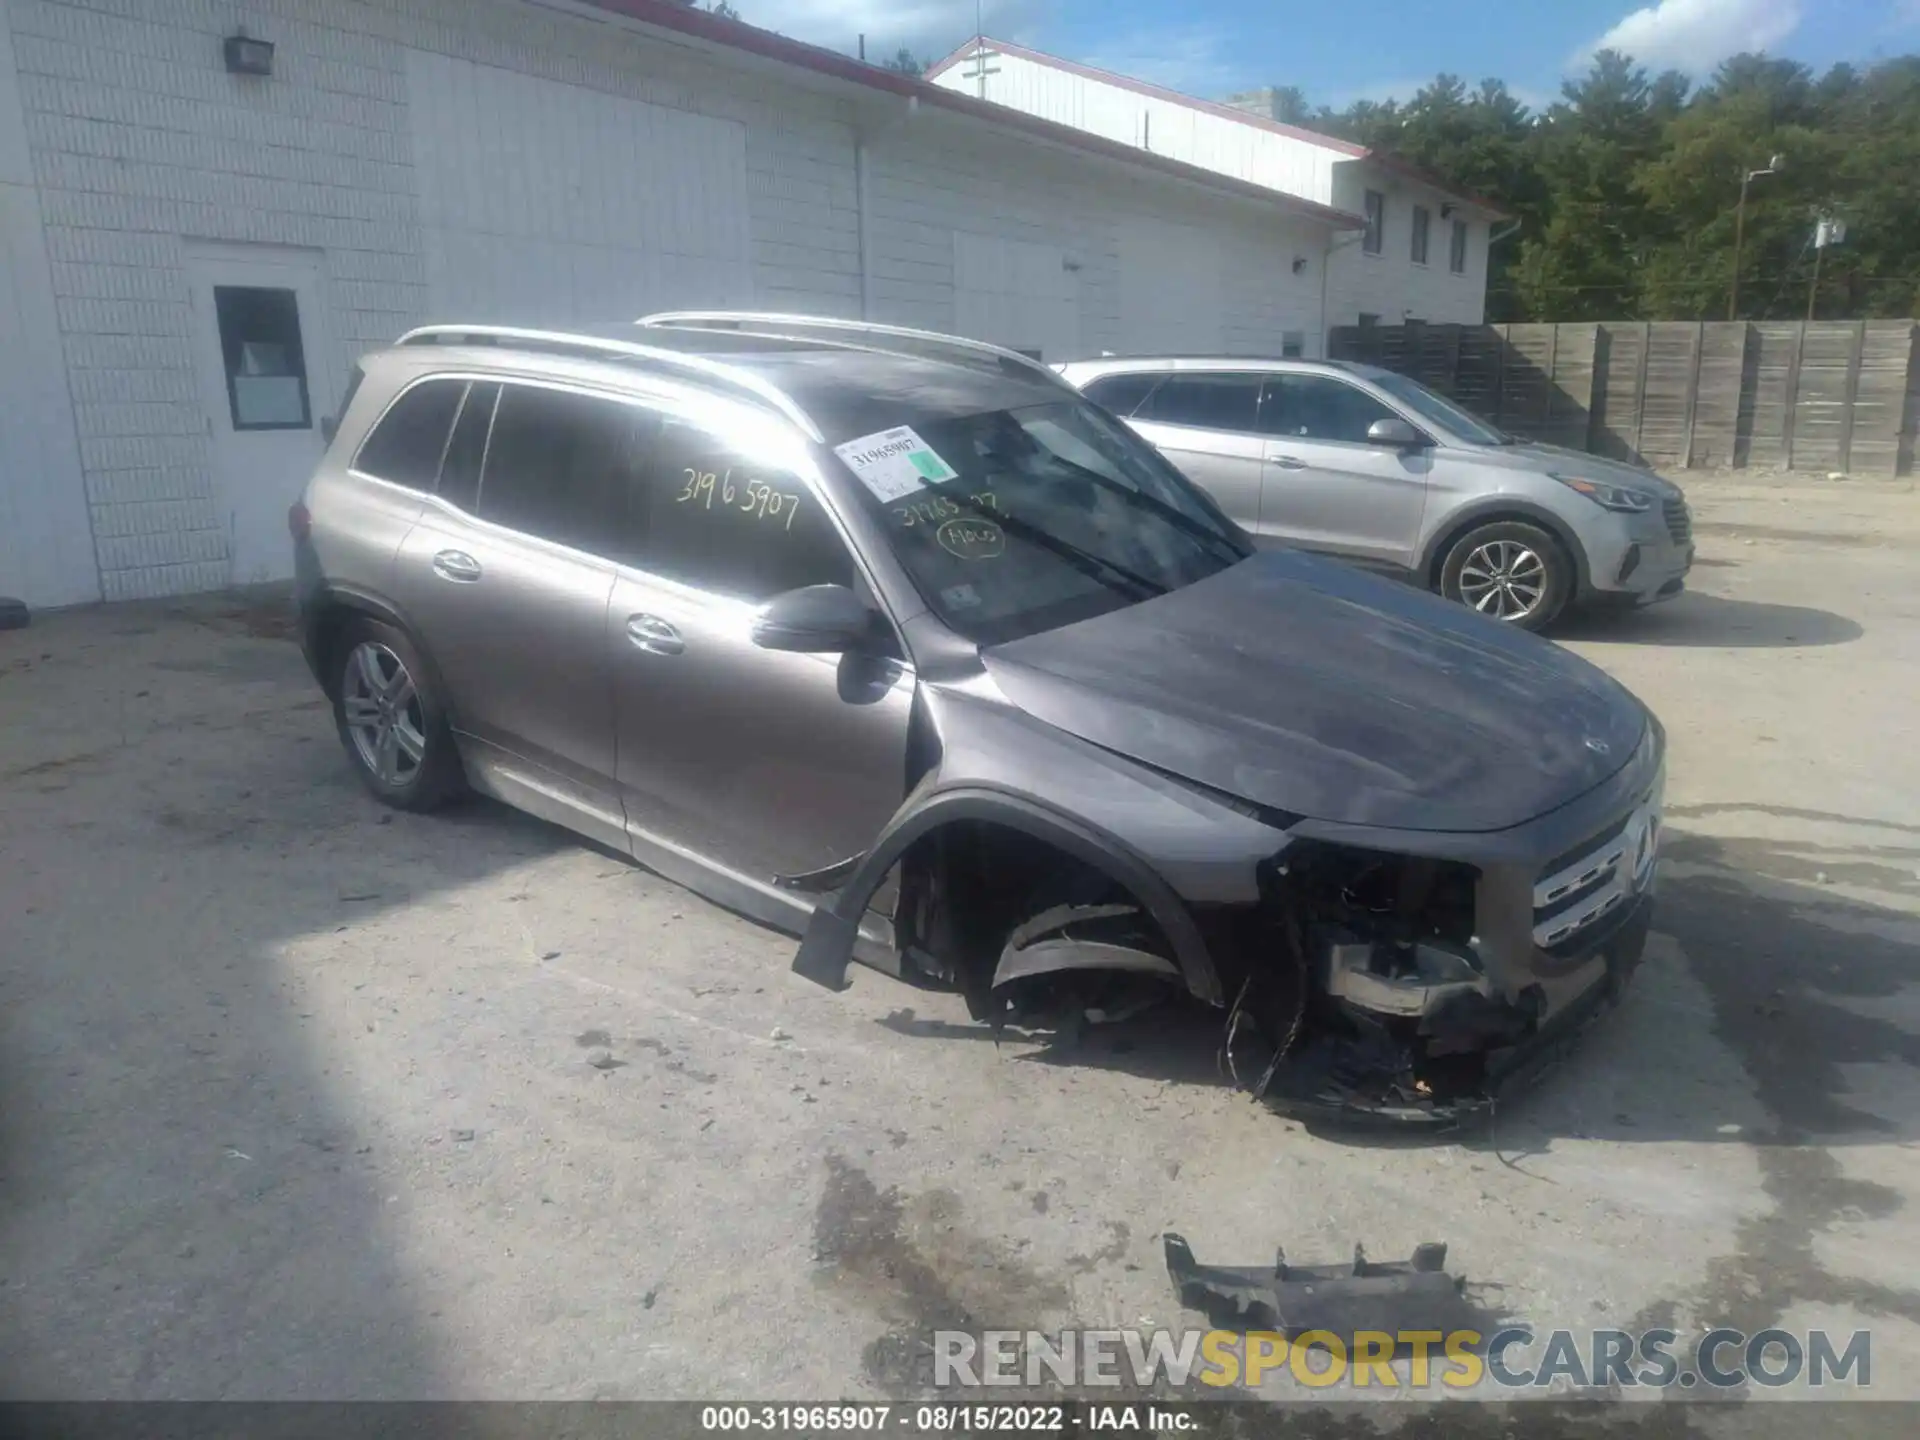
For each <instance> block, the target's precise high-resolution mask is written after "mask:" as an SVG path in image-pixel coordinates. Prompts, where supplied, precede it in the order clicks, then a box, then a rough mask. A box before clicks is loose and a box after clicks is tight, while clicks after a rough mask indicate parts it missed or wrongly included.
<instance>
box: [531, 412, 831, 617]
mask: <svg viewBox="0 0 1920 1440" xmlns="http://www.w3.org/2000/svg"><path fill="white" fill-rule="evenodd" d="M495 443H496V444H498V443H499V442H498V441H497V440H496V441H495ZM639 493H640V494H641V496H642V497H643V498H642V503H643V504H644V507H645V515H646V525H645V528H646V535H647V553H646V558H645V561H644V562H643V563H644V565H645V568H646V569H648V570H650V571H652V572H653V573H654V574H656V575H663V576H666V577H668V578H670V579H674V580H679V581H682V582H684V583H685V584H688V585H692V586H694V587H696V588H698V589H701V590H707V591H711V592H714V593H716V594H722V595H732V596H737V597H739V598H740V599H744V600H755V601H758V600H767V599H771V598H772V597H773V596H775V595H778V594H780V593H781V592H782V591H786V590H797V589H799V588H800V587H801V586H803V585H852V584H853V583H854V570H853V557H852V556H851V555H849V554H848V552H847V548H846V545H845V543H844V542H843V541H842V540H841V539H840V535H839V532H838V531H836V530H835V529H834V528H833V522H832V521H831V520H830V519H828V518H827V513H826V511H825V510H823V509H822V508H821V506H820V502H819V500H818V499H816V498H815V497H814V495H813V492H812V491H811V490H810V489H809V488H808V487H807V485H806V484H805V483H804V482H803V481H802V480H801V479H800V478H799V477H798V476H796V475H794V474H792V473H791V472H788V471H784V470H778V469H774V468H772V467H770V466H767V465H762V464H758V463H756V462H754V461H752V460H749V459H747V458H746V457H744V456H742V455H740V454H739V453H738V452H736V451H735V450H733V449H732V448H731V447H730V446H729V445H728V444H727V443H726V441H724V440H722V439H720V438H719V437H718V436H717V435H714V434H713V433H711V432H710V431H707V430H702V429H700V428H699V427H697V426H694V425H689V424H686V423H685V422H683V421H679V420H667V421H665V422H664V424H663V425H662V427H661V431H660V438H659V440H658V442H657V444H656V446H655V448H654V450H653V453H652V456H651V458H650V459H649V461H648V463H647V465H646V467H645V478H644V481H643V484H642V485H641V488H640V492H639Z"/></svg>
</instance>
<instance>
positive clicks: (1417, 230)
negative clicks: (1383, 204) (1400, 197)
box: [1409, 205, 1432, 265]
mask: <svg viewBox="0 0 1920 1440" xmlns="http://www.w3.org/2000/svg"><path fill="white" fill-rule="evenodd" d="M1431 226H1432V221H1431V218H1430V217H1429V215H1428V213H1427V207H1426V206H1424V205H1416V206H1414V207H1413V244H1412V247H1411V253H1410V256H1409V258H1411V259H1412V261H1413V263H1414V264H1416V265H1424V264H1426V263H1427V238H1428V232H1429V230H1430V229H1431Z"/></svg>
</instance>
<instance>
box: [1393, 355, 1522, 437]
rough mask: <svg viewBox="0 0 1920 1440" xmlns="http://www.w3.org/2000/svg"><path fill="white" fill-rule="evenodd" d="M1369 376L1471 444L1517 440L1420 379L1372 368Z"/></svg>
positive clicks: (1398, 397) (1414, 408)
mask: <svg viewBox="0 0 1920 1440" xmlns="http://www.w3.org/2000/svg"><path fill="white" fill-rule="evenodd" d="M1367 378H1368V379H1369V380H1371V381H1373V383H1374V384H1376V385H1378V386H1379V387H1380V388H1381V389H1382V390H1384V391H1386V392H1387V393H1388V394H1389V395H1391V396H1393V398H1394V399H1396V400H1398V401H1399V402H1400V403H1401V404H1402V405H1404V406H1406V407H1407V408H1408V409H1409V410H1412V411H1415V412H1416V413H1418V415H1419V416H1420V418H1421V419H1423V420H1426V421H1429V422H1431V423H1432V424H1435V425H1438V426H1439V427H1440V428H1441V429H1442V430H1449V431H1452V432H1453V434H1455V435H1457V436H1458V437H1459V438H1460V439H1462V440H1464V441H1466V442H1467V443H1468V444H1469V445H1511V444H1513V443H1514V442H1513V437H1512V436H1511V435H1509V434H1507V432H1506V431H1504V430H1500V429H1497V428H1496V427H1494V426H1492V425H1489V424H1488V423H1487V422H1486V421H1484V420H1482V419H1480V418H1479V417H1478V416H1476V415H1474V414H1473V413H1472V412H1471V411H1469V410H1462V409H1461V408H1460V407H1459V406H1458V405H1456V404H1454V403H1453V402H1452V401H1451V400H1448V399H1446V398H1445V397H1444V396H1440V395H1436V394H1434V392H1433V391H1431V390H1429V389H1428V388H1427V387H1426V386H1424V385H1422V384H1421V383H1420V382H1419V381H1418V380H1409V379H1408V378H1407V377H1406V376H1404V375H1396V374H1395V373H1394V372H1393V371H1391V370H1369V371H1368V372H1367Z"/></svg>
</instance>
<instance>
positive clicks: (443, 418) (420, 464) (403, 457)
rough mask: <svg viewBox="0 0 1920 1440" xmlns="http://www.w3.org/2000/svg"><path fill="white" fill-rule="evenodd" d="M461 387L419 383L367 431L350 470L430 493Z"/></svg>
mask: <svg viewBox="0 0 1920 1440" xmlns="http://www.w3.org/2000/svg"><path fill="white" fill-rule="evenodd" d="M466 388H467V382H466V381H464V380H423V381H421V382H420V383H419V384H418V385H415V386H413V387H412V388H410V389H409V390H407V392H406V393H405V394H403V395H402V396H401V397H400V398H399V399H398V400H396V401H394V402H393V404H392V405H390V406H388V407H387V413H386V414H385V415H383V416H381V417H380V423H379V424H378V425H376V426H374V427H373V433H372V434H371V435H369V436H367V439H366V443H365V444H364V445H362V446H361V447H360V454H359V456H358V457H357V458H356V459H355V460H354V462H353V468H354V469H356V470H358V471H360V472H361V473H362V474H363V475H373V476H377V477H378V478H379V479H382V480H386V481H390V482H392V483H393V484H395V485H405V486H406V487H407V488H408V489H409V490H431V489H433V481H434V477H435V476H436V475H438V474H439V473H440V454H441V452H442V451H443V450H445V449H446V448H447V431H448V429H449V428H450V427H451V426H452V424H453V416H454V412H455V411H456V410H458V409H459V408H460V397H461V395H463V394H464V393H465V392H466Z"/></svg>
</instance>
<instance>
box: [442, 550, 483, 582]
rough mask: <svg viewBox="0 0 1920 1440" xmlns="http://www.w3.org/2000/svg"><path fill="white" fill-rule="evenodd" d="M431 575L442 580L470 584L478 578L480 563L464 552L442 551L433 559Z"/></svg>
mask: <svg viewBox="0 0 1920 1440" xmlns="http://www.w3.org/2000/svg"><path fill="white" fill-rule="evenodd" d="M433 573H434V574H436V575H438V576H439V577H440V578H441V579H442V580H458V581H461V582H466V583H470V582H472V581H475V580H478V579H479V578H480V562H479V561H478V560H476V559H474V558H473V556H471V555H469V554H467V552H466V551H464V550H442V551H440V552H439V553H438V554H437V555H435V556H434V557H433Z"/></svg>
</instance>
